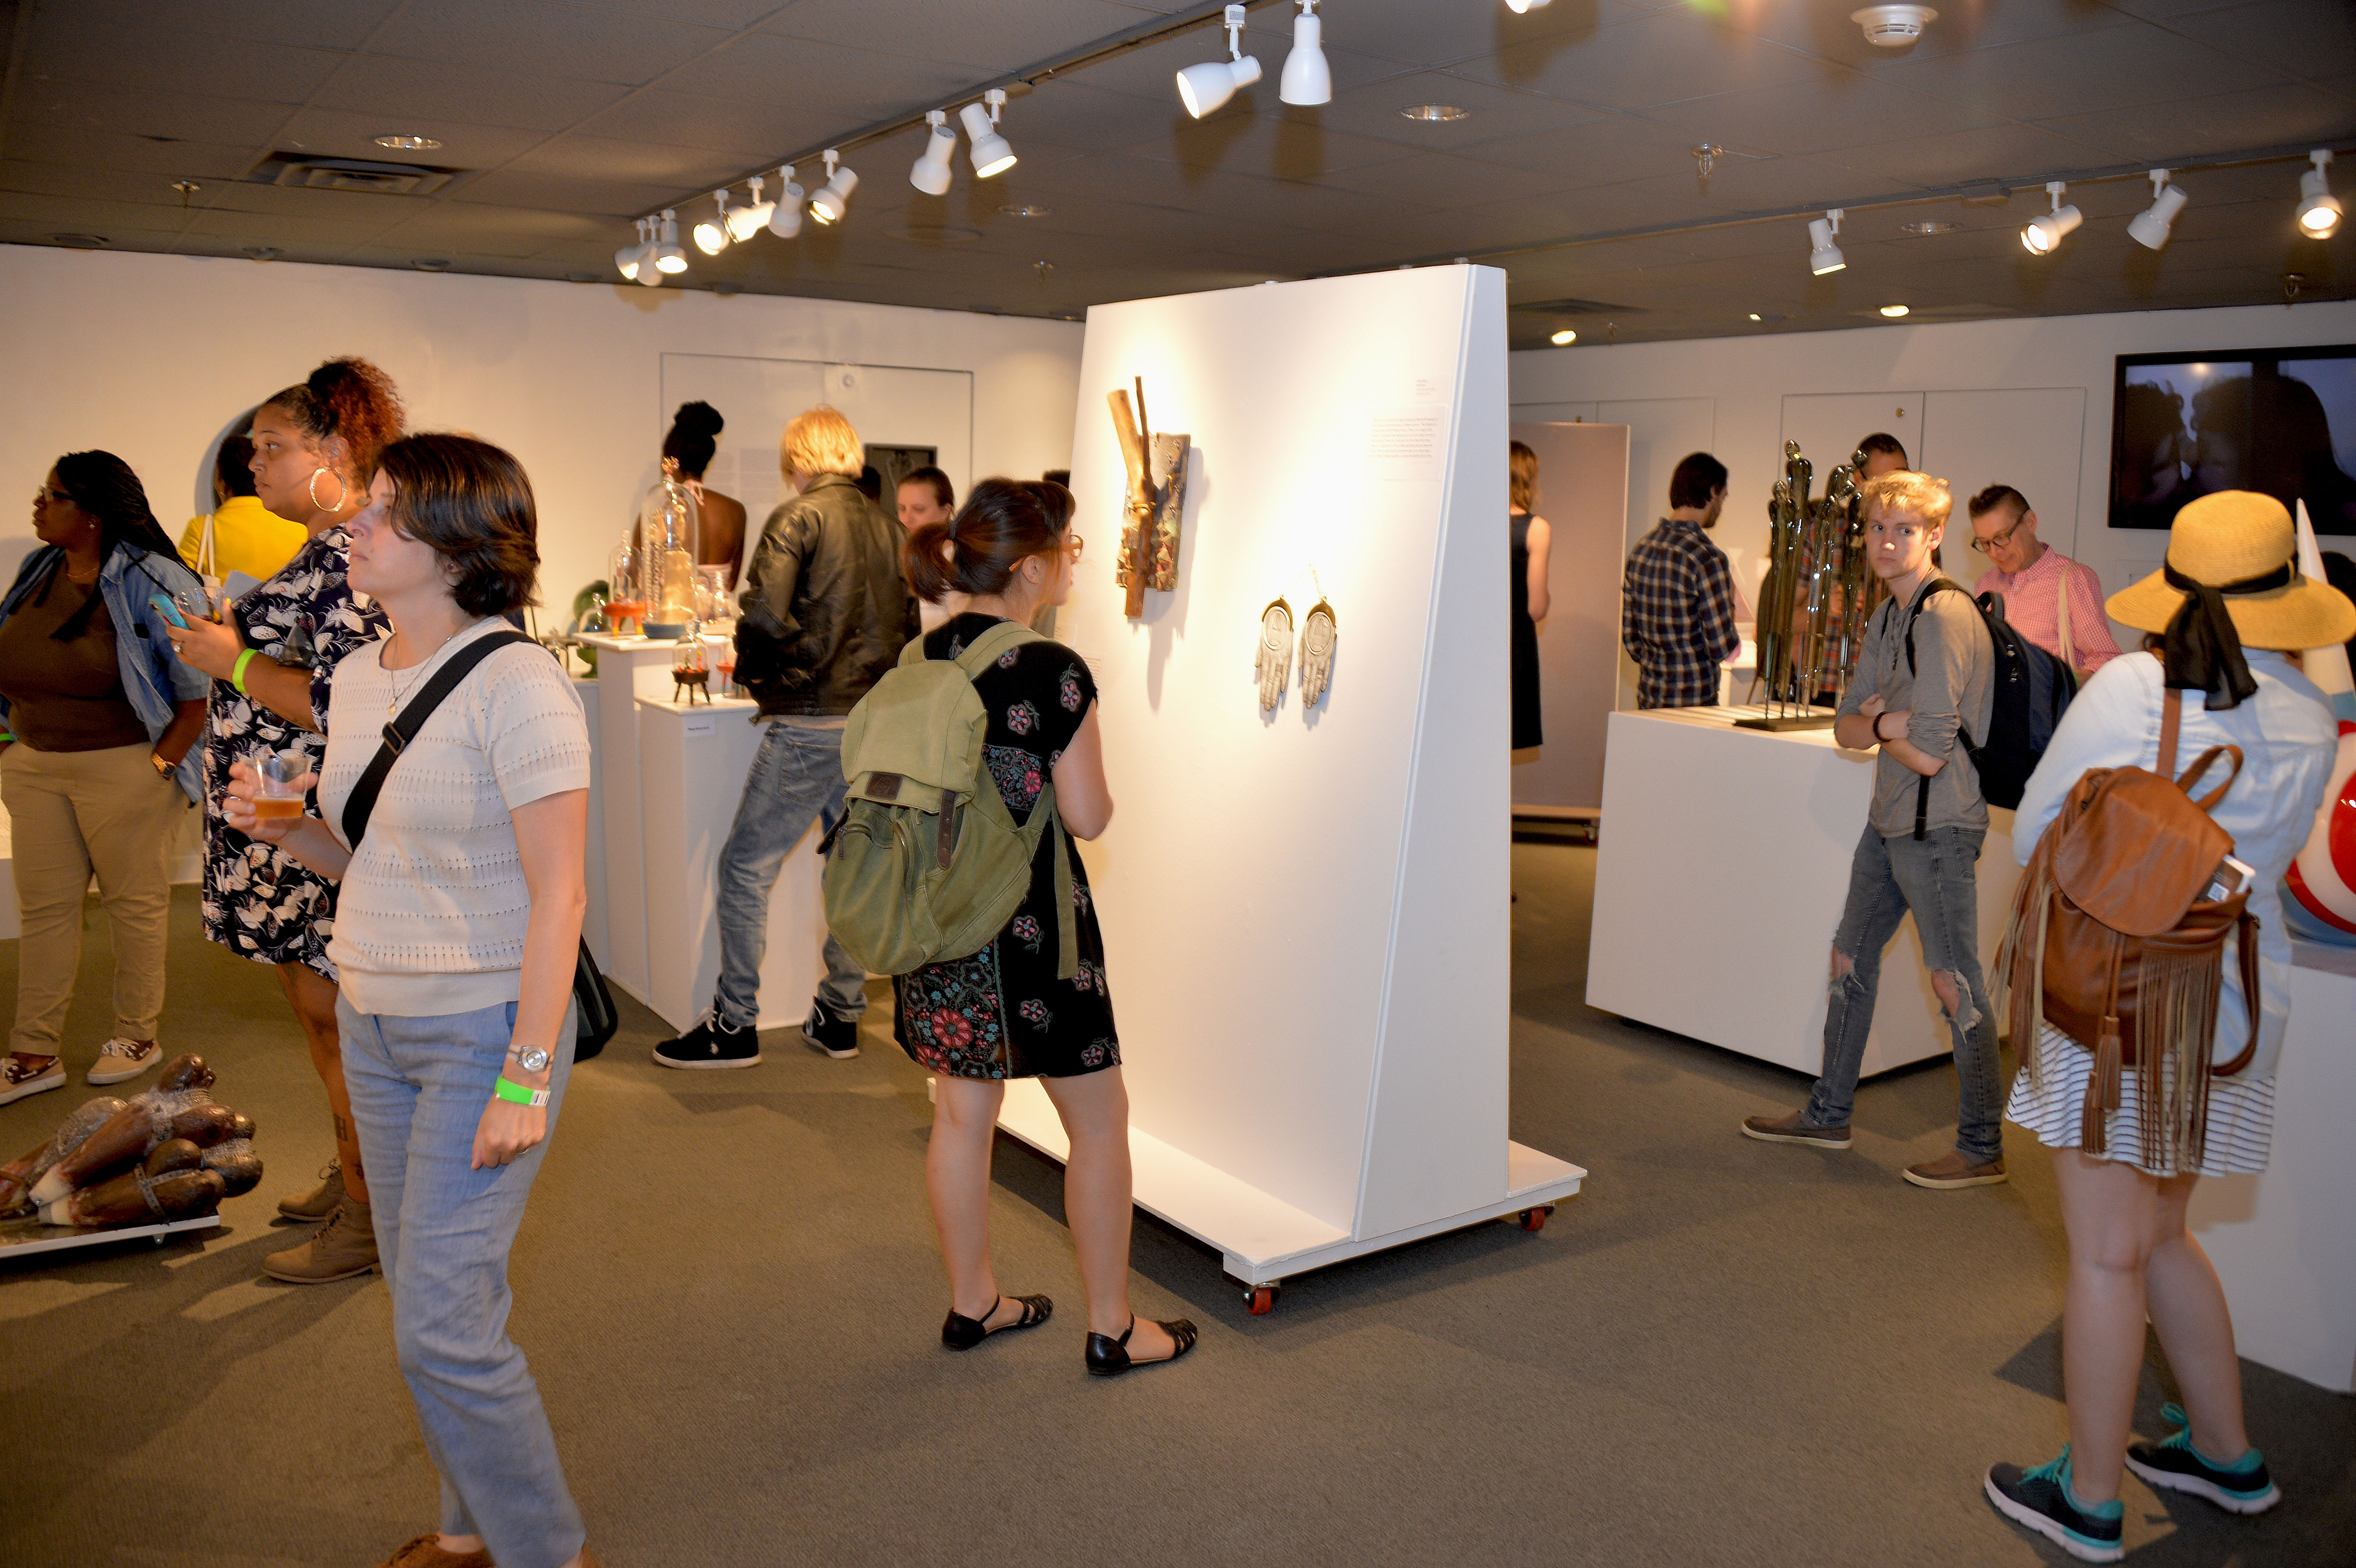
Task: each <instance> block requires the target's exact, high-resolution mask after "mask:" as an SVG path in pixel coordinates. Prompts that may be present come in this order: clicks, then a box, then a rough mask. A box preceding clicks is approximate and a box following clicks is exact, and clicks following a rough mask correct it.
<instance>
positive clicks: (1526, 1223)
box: [1521, 1203, 1554, 1231]
mask: <svg viewBox="0 0 2356 1568" xmlns="http://www.w3.org/2000/svg"><path fill="white" fill-rule="evenodd" d="M1553 1212H1554V1205H1553V1204H1551V1203H1549V1204H1547V1206H1546V1207H1545V1208H1543V1209H1525V1210H1523V1211H1522V1216H1521V1225H1522V1229H1523V1230H1525V1231H1543V1230H1545V1229H1546V1222H1547V1215H1549V1214H1551V1213H1553Z"/></svg>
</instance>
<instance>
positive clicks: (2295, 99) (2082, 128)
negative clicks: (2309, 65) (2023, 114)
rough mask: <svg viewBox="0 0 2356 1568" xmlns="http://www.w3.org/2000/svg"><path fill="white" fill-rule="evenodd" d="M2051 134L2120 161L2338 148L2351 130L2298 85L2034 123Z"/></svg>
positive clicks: (2347, 118)
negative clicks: (2307, 145) (2301, 146)
mask: <svg viewBox="0 0 2356 1568" xmlns="http://www.w3.org/2000/svg"><path fill="white" fill-rule="evenodd" d="M2038 124H2039V125H2040V127H2041V128H2043V129H2045V130H2047V131H2051V132H2052V133H2055V134H2056V135H2061V136H2067V137H2070V138H2071V139H2072V140H2073V141H2079V142H2084V143H2086V144H2088V145H2090V146H2094V147H2099V148H2101V149H2102V150H2103V151H2104V152H2106V153H2109V154H2112V155H2114V156H2115V157H2117V158H2119V159H2121V160H2122V161H2125V162H2130V163H2154V164H2164V163H2167V162H2168V161H2169V160H2170V159H2182V158H2191V157H2201V156H2206V155H2218V154H2225V153H2233V152H2239V151H2241V150H2243V149H2244V148H2251V147H2273V146H2280V145H2282V144H2286V143H2296V142H2313V143H2316V144H2326V143H2330V142H2333V141H2342V142H2344V141H2345V139H2346V138H2347V136H2348V134H2349V132H2350V130H2351V113H2350V110H2349V105H2348V104H2347V102H2346V101H2344V100H2341V99H2339V98H2335V97H2333V96H2331V95H2330V94H2329V93H2325V92H2319V91H2316V90H2315V89H2314V88H2311V87H2308V86H2304V85H2302V84H2298V83H2289V84H2286V85H2283V86H2279V87H2266V88H2258V89H2254V90H2252V91H2244V92H2225V93H2218V94H2215V95H2213V96H2210V97H2198V96H2193V95H2190V94H2187V95H2185V96H2183V97H2180V98H2173V99H2169V100H2166V101H2160V102H2155V103H2147V104H2141V105H2138V106H2136V107H2135V108H2132V109H2117V110H2112V111H2109V112H2098V113H2092V114H2067V115H2062V116H2061V117H2059V118H2057V119H2052V120H2040V121H2039V122H2038Z"/></svg>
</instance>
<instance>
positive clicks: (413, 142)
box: [376, 135, 441, 153]
mask: <svg viewBox="0 0 2356 1568" xmlns="http://www.w3.org/2000/svg"><path fill="white" fill-rule="evenodd" d="M376 144H377V145H378V146H380V147H391V148H392V149H393V150H394V151H395V152H400V153H430V152H432V151H434V149H435V148H436V147H439V146H440V145H441V143H439V142H437V141H435V140H434V138H433V137H431V136H399V135H388V136H379V137H378V138H376Z"/></svg>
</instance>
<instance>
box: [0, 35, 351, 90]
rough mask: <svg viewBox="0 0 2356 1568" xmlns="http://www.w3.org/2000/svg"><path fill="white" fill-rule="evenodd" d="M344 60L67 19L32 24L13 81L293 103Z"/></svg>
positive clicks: (320, 52)
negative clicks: (202, 92) (199, 90)
mask: <svg viewBox="0 0 2356 1568" xmlns="http://www.w3.org/2000/svg"><path fill="white" fill-rule="evenodd" d="M345 58H346V57H345V56H344V55H342V54H340V53H337V52H334V51H331V50H327V49H314V48H297V47H294V46H290V45H284V44H273V43H264V42H261V41H258V40H255V39H251V38H232V37H220V36H217V35H207V34H204V33H177V32H166V31H165V30H164V29H161V28H153V27H150V28H136V29H132V28H118V27H89V26H85V25H83V24H82V22H81V21H80V19H79V18H78V17H75V16H70V15H69V14H64V13H57V12H48V13H41V14H37V15H36V16H35V17H34V18H33V25H32V38H31V41H30V44H29V46H28V47H27V48H25V51H24V56H23V60H22V63H21V65H20V66H19V67H18V68H17V78H18V80H19V81H61V82H91V83H96V84H98V85H101V86H103V87H112V88H128V89H132V90H134V91H142V92H145V91H163V92H185V91H188V90H189V89H190V88H192V87H198V86H204V87H207V88H209V90H210V91H213V92H218V93H220V95H221V96H224V97H234V98H243V99H252V100H254V101H259V102H265V103H300V102H302V101H304V100H305V99H306V98H308V97H309V96H310V95H311V94H312V93H314V92H316V91H318V89H319V85H320V83H322V82H324V81H326V80H327V78H328V76H329V75H330V74H331V73H333V71H334V70H335V69H336V67H337V65H338V64H340V63H341V62H342V61H343V59H345Z"/></svg>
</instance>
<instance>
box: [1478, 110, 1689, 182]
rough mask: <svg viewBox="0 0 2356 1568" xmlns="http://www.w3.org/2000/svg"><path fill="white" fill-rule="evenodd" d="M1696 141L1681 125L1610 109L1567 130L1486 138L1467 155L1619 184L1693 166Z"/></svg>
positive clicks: (1573, 179) (1566, 179) (1570, 177)
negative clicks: (1599, 116) (1501, 138)
mask: <svg viewBox="0 0 2356 1568" xmlns="http://www.w3.org/2000/svg"><path fill="white" fill-rule="evenodd" d="M1695 140H1696V138H1695V137H1693V136H1692V135H1690V134H1687V133H1686V132H1685V131H1683V130H1682V129H1681V128H1678V127H1676V126H1671V125H1666V124H1663V123H1658V122H1655V121H1652V120H1644V119H1639V118H1637V117H1635V116H1633V115H1626V114H1610V115H1605V116H1604V117H1602V118H1601V119H1598V120H1591V121H1588V122H1585V123H1581V124H1579V125H1575V126H1572V127H1571V128H1570V129H1569V130H1565V131H1549V132H1544V133H1538V134H1535V135H1529V136H1516V137H1510V138H1507V139H1505V140H1501V141H1495V142H1483V143H1481V144H1479V145H1477V146H1473V147H1470V148H1467V149H1466V150H1465V152H1464V156H1465V157H1468V158H1474V159H1478V160H1480V161H1482V162H1483V163H1493V164H1505V165H1508V166H1510V167H1515V168H1534V169H1543V170H1546V171H1547V172H1548V173H1552V174H1555V175H1558V176H1560V177H1561V179H1562V181H1563V184H1564V187H1566V188H1569V187H1573V186H1586V185H1616V184H1618V183H1620V182H1621V181H1622V180H1630V179H1640V178H1643V177H1644V176H1647V175H1668V174H1676V173H1678V172H1679V171H1682V170H1690V169H1692V167H1693V161H1694V160H1693V147H1694V143H1695Z"/></svg>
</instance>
